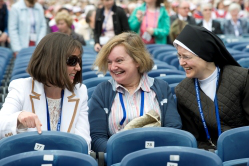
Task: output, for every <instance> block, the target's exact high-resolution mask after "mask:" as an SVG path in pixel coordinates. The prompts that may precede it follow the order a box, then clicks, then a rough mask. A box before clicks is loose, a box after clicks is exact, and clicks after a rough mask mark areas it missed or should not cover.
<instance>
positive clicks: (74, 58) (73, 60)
mask: <svg viewBox="0 0 249 166" xmlns="http://www.w3.org/2000/svg"><path fill="white" fill-rule="evenodd" d="M77 63H79V64H80V63H81V57H77V56H75V55H71V56H69V57H68V58H67V65H68V66H76V65H77Z"/></svg>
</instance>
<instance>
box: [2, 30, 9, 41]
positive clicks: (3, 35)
mask: <svg viewBox="0 0 249 166" xmlns="http://www.w3.org/2000/svg"><path fill="white" fill-rule="evenodd" d="M7 39H8V35H7V33H5V32H4V33H3V34H2V35H1V36H0V42H6V41H7Z"/></svg>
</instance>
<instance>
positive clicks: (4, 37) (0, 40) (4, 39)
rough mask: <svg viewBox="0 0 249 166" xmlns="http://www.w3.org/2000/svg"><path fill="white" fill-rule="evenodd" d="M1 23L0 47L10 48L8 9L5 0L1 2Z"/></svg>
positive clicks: (0, 0)
mask: <svg viewBox="0 0 249 166" xmlns="http://www.w3.org/2000/svg"><path fill="white" fill-rule="evenodd" d="M0 23H1V24H0V46H4V47H8V46H9V37H8V8H7V5H6V4H5V3H4V0H0Z"/></svg>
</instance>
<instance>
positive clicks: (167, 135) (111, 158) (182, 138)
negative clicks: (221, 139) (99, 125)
mask: <svg viewBox="0 0 249 166" xmlns="http://www.w3.org/2000/svg"><path fill="white" fill-rule="evenodd" d="M160 146H185V147H194V148H196V147H197V142H196V139H195V137H194V136H193V135H192V134H191V133H189V132H187V131H183V130H179V129H175V128H169V127H149V128H136V129H132V130H126V131H122V132H119V133H116V134H114V135H112V136H111V137H110V138H109V140H108V141H107V149H106V161H107V166H111V165H112V164H115V163H119V162H121V160H122V159H123V158H124V156H126V155H127V154H129V153H132V152H135V151H138V150H142V149H146V148H148V147H150V148H152V147H160ZM151 166H152V165H151Z"/></svg>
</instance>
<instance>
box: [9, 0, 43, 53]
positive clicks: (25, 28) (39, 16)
mask: <svg viewBox="0 0 249 166" xmlns="http://www.w3.org/2000/svg"><path fill="white" fill-rule="evenodd" d="M46 30H47V25H46V20H45V16H44V11H43V8H42V6H41V5H40V4H39V3H37V2H36V0H19V1H18V2H16V3H15V4H14V5H13V6H12V8H11V11H10V13H9V19H8V32H9V36H10V41H11V42H10V44H11V48H12V50H13V52H14V55H15V56H16V55H17V53H18V52H19V51H20V50H21V49H22V48H25V47H29V46H36V45H37V44H38V43H39V41H40V40H41V39H42V38H43V37H44V36H45V35H46Z"/></svg>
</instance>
